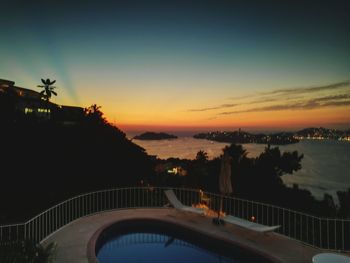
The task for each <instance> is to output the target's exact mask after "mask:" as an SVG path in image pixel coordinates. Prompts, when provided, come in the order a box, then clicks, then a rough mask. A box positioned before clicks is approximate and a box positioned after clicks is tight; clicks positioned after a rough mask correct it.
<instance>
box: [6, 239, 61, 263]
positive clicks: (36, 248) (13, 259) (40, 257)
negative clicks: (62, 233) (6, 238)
mask: <svg viewBox="0 0 350 263" xmlns="http://www.w3.org/2000/svg"><path fill="white" fill-rule="evenodd" d="M55 253H56V244H55V243H50V244H48V245H47V246H45V247H44V246H43V245H40V244H36V243H35V242H32V241H30V240H26V241H19V242H14V243H7V244H0V262H2V263H7V262H9V263H53V262H54V260H55Z"/></svg>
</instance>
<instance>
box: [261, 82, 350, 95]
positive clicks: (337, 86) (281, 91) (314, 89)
mask: <svg viewBox="0 0 350 263" xmlns="http://www.w3.org/2000/svg"><path fill="white" fill-rule="evenodd" d="M348 86H350V80H347V81H343V82H338V83H333V84H329V85H323V86H315V87H304V88H293V89H277V90H273V91H269V92H264V93H262V95H272V94H305V93H314V92H320V91H329V90H331V91H334V90H335V89H340V88H344V87H348Z"/></svg>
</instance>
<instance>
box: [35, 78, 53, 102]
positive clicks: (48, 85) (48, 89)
mask: <svg viewBox="0 0 350 263" xmlns="http://www.w3.org/2000/svg"><path fill="white" fill-rule="evenodd" d="M41 82H42V83H43V84H44V85H38V87H39V88H44V90H43V91H41V92H40V94H42V95H44V96H45V97H46V100H47V101H49V100H50V98H51V95H52V94H53V95H55V96H57V93H56V92H55V91H54V89H55V88H56V87H55V86H52V85H53V84H54V83H55V82H56V80H53V81H51V80H50V79H46V80H44V79H41Z"/></svg>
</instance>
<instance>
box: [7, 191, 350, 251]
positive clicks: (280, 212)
mask: <svg viewBox="0 0 350 263" xmlns="http://www.w3.org/2000/svg"><path fill="white" fill-rule="evenodd" d="M167 189H169V187H125V188H112V189H105V190H99V191H94V192H89V193H83V194H79V195H77V196H74V197H71V198H69V199H67V200H64V201H62V202H60V203H58V204H56V205H54V206H52V207H51V208H49V209H46V210H44V211H43V212H41V213H40V214H38V215H36V216H34V217H33V218H31V219H29V220H27V221H26V222H24V223H19V224H8V225H2V226H1V225H0V242H7V241H18V240H23V239H31V240H34V241H36V242H41V241H42V240H44V239H45V238H47V237H48V236H50V235H52V234H53V233H55V232H56V231H58V230H59V229H60V228H62V227H64V226H65V225H67V224H69V223H70V222H72V221H74V220H76V219H78V218H81V217H84V216H88V215H91V214H95V213H99V212H103V211H109V210H116V209H124V208H139V207H140V208H142V207H143V208H150V207H164V205H165V204H166V201H167V200H166V198H165V196H164V193H163V192H164V190H167ZM172 189H173V190H174V192H175V194H176V195H177V197H178V199H179V200H180V201H181V202H182V203H183V204H185V205H192V204H195V203H197V204H198V203H200V201H201V199H200V195H201V193H203V194H205V195H206V196H207V197H208V198H209V199H210V202H209V204H208V209H211V210H214V211H217V210H219V209H220V208H219V203H220V200H221V199H222V200H223V212H225V213H226V214H230V215H233V216H236V217H240V218H244V219H247V220H251V219H252V218H253V220H254V221H255V222H256V223H260V224H264V225H276V224H277V225H281V227H280V228H279V229H278V230H276V232H278V233H279V234H282V235H285V236H288V237H290V238H293V239H296V240H298V241H301V242H303V243H305V244H308V245H311V246H314V247H319V248H324V249H329V250H341V251H348V252H350V219H340V218H326V217H317V216H315V215H310V214H307V213H304V212H298V211H294V210H291V209H288V208H284V207H279V206H275V205H269V204H264V203H261V202H257V201H253V200H246V199H242V198H237V197H232V196H223V195H220V194H217V193H209V192H202V191H200V190H198V189H186V188H172Z"/></svg>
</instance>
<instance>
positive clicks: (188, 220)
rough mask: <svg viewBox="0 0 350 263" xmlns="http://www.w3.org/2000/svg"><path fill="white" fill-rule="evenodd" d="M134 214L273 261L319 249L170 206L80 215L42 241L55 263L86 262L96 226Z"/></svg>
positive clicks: (306, 256) (297, 258) (301, 257)
mask: <svg viewBox="0 0 350 263" xmlns="http://www.w3.org/2000/svg"><path fill="white" fill-rule="evenodd" d="M135 218H145V219H157V220H164V221H167V222H171V223H175V224H178V225H183V226H185V227H190V228H192V229H194V230H196V231H199V232H202V233H205V234H208V235H212V236H215V237H217V238H222V239H225V240H230V241H232V243H235V244H237V243H238V244H240V245H242V246H244V247H248V248H251V249H254V250H257V251H258V252H260V253H263V254H267V255H270V257H272V258H273V259H275V261H276V262H300V263H302V262H308V263H310V262H312V256H313V255H315V254H317V253H321V252H323V251H322V250H320V249H316V248H312V247H310V246H306V245H303V244H301V243H300V242H297V241H295V240H292V239H289V238H287V237H284V236H282V235H279V234H276V233H267V234H262V233H256V232H253V231H250V230H247V229H243V228H241V227H238V226H235V225H231V224H226V225H225V226H217V225H214V224H212V221H211V218H210V217H205V216H201V215H197V214H194V213H191V212H181V211H177V210H175V209H173V208H159V209H125V210H116V211H110V212H104V213H99V214H95V215H92V216H87V217H83V218H80V219H78V220H76V221H74V222H72V223H70V224H69V225H67V226H65V227H63V228H62V229H61V230H59V231H57V232H56V233H54V234H53V235H52V236H50V237H49V238H48V239H47V240H45V241H44V244H48V243H50V242H56V243H57V252H56V262H57V263H70V262H71V263H73V262H74V263H83V262H86V263H87V262H89V261H88V258H87V246H88V242H89V240H90V239H91V237H92V236H93V234H94V233H95V232H96V231H97V230H99V229H100V228H101V227H103V226H104V225H108V224H111V223H113V222H117V221H119V220H125V219H135Z"/></svg>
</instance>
